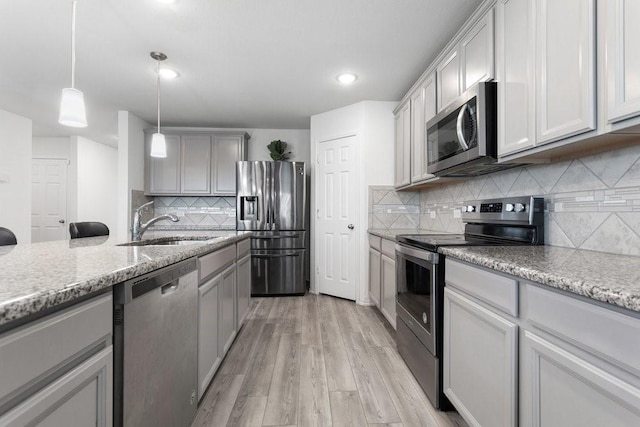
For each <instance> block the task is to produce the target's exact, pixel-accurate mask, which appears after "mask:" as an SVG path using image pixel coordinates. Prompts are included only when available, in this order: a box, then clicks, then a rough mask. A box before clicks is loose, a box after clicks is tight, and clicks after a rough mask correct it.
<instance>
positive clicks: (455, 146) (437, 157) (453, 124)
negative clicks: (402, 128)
mask: <svg viewBox="0 0 640 427" xmlns="http://www.w3.org/2000/svg"><path fill="white" fill-rule="evenodd" d="M465 107H466V108H465ZM462 109H464V111H463V112H462V113H460V111H461V110H462ZM458 116H460V134H461V135H462V136H463V140H461V139H460V137H459V133H458ZM476 125H477V120H476V98H472V99H471V100H469V102H467V103H466V104H465V105H464V106H462V107H460V108H459V109H457V110H455V111H454V112H452V113H451V114H449V115H448V116H447V117H445V118H444V119H442V120H440V121H439V122H438V123H437V124H435V125H433V126H431V127H430V128H429V129H427V151H428V153H429V154H428V157H427V159H428V162H429V164H430V165H432V164H434V163H437V162H439V161H442V160H444V159H448V158H449V157H453V156H455V155H456V154H460V153H462V152H463V151H467V150H468V149H470V148H473V147H475V146H476V145H478V132H477V128H476Z"/></svg>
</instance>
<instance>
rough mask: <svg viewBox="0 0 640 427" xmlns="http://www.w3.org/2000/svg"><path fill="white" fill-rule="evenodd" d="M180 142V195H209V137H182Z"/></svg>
mask: <svg viewBox="0 0 640 427" xmlns="http://www.w3.org/2000/svg"><path fill="white" fill-rule="evenodd" d="M181 140H182V143H181V144H180V149H181V150H182V151H181V158H180V169H181V172H182V174H181V178H182V182H181V184H180V190H181V193H182V194H211V167H210V166H209V163H210V162H211V136H209V135H184V136H182V137H181Z"/></svg>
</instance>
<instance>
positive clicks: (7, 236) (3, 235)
mask: <svg viewBox="0 0 640 427" xmlns="http://www.w3.org/2000/svg"><path fill="white" fill-rule="evenodd" d="M16 244H18V239H16V235H15V234H13V232H12V231H11V230H9V229H8V228H4V227H0V246H7V245H16Z"/></svg>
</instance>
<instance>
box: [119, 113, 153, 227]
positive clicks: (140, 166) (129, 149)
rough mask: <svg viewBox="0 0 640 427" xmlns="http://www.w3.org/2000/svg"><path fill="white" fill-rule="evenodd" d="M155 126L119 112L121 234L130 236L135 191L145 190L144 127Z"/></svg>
mask: <svg viewBox="0 0 640 427" xmlns="http://www.w3.org/2000/svg"><path fill="white" fill-rule="evenodd" d="M150 127H151V125H150V124H149V123H147V122H145V121H144V120H142V119H140V118H139V117H136V116H134V115H133V114H131V113H129V112H128V111H118V184H117V209H118V210H117V227H116V230H117V235H118V236H119V237H122V238H126V237H127V236H128V234H129V227H130V222H131V218H130V217H131V215H130V214H129V213H130V212H131V206H130V203H131V200H130V199H131V190H140V191H143V190H144V130H145V129H148V128H150Z"/></svg>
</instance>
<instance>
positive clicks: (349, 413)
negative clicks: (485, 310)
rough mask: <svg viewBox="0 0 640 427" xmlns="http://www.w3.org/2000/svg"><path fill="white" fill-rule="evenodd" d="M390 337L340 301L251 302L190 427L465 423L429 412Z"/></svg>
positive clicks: (366, 311) (377, 321)
mask: <svg viewBox="0 0 640 427" xmlns="http://www.w3.org/2000/svg"><path fill="white" fill-rule="evenodd" d="M393 333H394V331H393V329H391V328H390V327H389V325H388V324H387V322H386V321H385V320H384V318H383V317H382V316H381V315H380V313H379V312H378V311H377V309H376V308H373V307H362V306H358V305H356V304H355V303H353V302H351V301H346V300H342V299H339V298H333V297H329V296H324V295H312V294H307V295H305V296H304V297H281V298H259V299H254V306H253V310H252V311H251V314H250V315H249V317H248V319H247V321H246V323H245V325H244V327H243V328H242V329H241V331H240V334H239V335H238V337H237V339H236V341H235V343H234V344H233V346H232V348H231V350H230V351H229V353H228V354H227V356H226V358H225V360H224V362H223V364H222V366H221V367H220V369H219V370H218V373H217V374H216V376H215V378H214V380H213V381H212V383H211V385H210V386H209V389H208V390H207V392H206V394H205V396H204V397H203V400H202V402H201V407H200V408H199V409H198V413H197V415H196V418H195V420H194V422H193V424H192V427H200V426H213V427H220V426H252V427H253V426H309V425H313V426H331V425H333V426H349V427H351V426H383V425H384V426H434V427H436V426H466V424H465V423H464V421H463V420H462V419H461V418H460V416H459V415H458V414H457V413H455V412H448V413H443V412H439V411H437V410H435V409H434V408H433V406H431V404H430V402H429V400H428V399H427V397H426V396H425V395H424V393H423V392H422V390H421V389H420V386H419V385H418V383H417V382H416V380H415V379H414V378H413V376H412V375H411V373H410V372H409V370H408V368H407V366H406V365H405V363H404V361H403V360H402V359H401V357H400V355H399V354H398V352H397V350H396V346H395V342H394V339H393V336H392V334H393Z"/></svg>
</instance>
